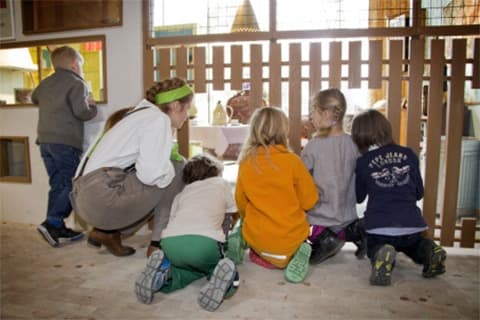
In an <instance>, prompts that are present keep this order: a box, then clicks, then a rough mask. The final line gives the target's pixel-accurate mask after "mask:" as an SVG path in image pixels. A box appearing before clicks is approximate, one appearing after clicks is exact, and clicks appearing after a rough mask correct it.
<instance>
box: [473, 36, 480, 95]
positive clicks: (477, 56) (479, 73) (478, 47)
mask: <svg viewBox="0 0 480 320" xmlns="http://www.w3.org/2000/svg"><path fill="white" fill-rule="evenodd" d="M479 88H480V38H476V39H475V42H474V45H473V81H472V89H479Z"/></svg>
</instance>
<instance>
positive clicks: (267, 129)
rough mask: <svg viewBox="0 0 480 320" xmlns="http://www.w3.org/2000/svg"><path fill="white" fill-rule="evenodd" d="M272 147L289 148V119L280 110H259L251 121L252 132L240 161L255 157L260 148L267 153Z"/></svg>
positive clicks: (274, 108) (241, 153)
mask: <svg viewBox="0 0 480 320" xmlns="http://www.w3.org/2000/svg"><path fill="white" fill-rule="evenodd" d="M271 145H283V146H285V147H287V148H288V118H287V116H286V115H285V113H284V112H283V111H282V109H280V108H276V107H263V108H258V109H256V110H255V111H254V113H253V114H252V117H251V119H250V132H249V135H248V138H247V141H246V142H245V143H244V145H243V148H242V151H241V152H240V156H239V159H238V160H239V162H241V161H243V160H245V159H246V158H248V157H255V156H256V151H257V148H258V147H264V148H265V150H266V151H267V150H268V146H271Z"/></svg>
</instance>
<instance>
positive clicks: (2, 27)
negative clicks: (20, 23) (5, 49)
mask: <svg viewBox="0 0 480 320" xmlns="http://www.w3.org/2000/svg"><path fill="white" fill-rule="evenodd" d="M13 17H14V16H13V0H0V41H4V40H14V39H15V22H14V19H13Z"/></svg>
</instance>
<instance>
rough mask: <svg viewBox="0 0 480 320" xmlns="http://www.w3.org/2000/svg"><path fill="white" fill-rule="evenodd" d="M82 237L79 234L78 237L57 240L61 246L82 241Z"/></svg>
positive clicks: (81, 234) (82, 235)
mask: <svg viewBox="0 0 480 320" xmlns="http://www.w3.org/2000/svg"><path fill="white" fill-rule="evenodd" d="M84 237H85V235H84V234H83V233H80V234H79V235H78V236H75V237H71V238H58V243H59V244H61V245H62V244H68V243H72V242H77V241H80V240H83V238H84Z"/></svg>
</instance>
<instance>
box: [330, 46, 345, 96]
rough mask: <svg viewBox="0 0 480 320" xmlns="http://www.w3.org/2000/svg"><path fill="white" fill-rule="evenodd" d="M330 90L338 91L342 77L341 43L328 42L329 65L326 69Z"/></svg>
mask: <svg viewBox="0 0 480 320" xmlns="http://www.w3.org/2000/svg"><path fill="white" fill-rule="evenodd" d="M328 76H329V80H330V82H329V86H330V88H338V89H340V81H341V76H342V43H341V42H338V41H334V42H330V63H329V67H328Z"/></svg>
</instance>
